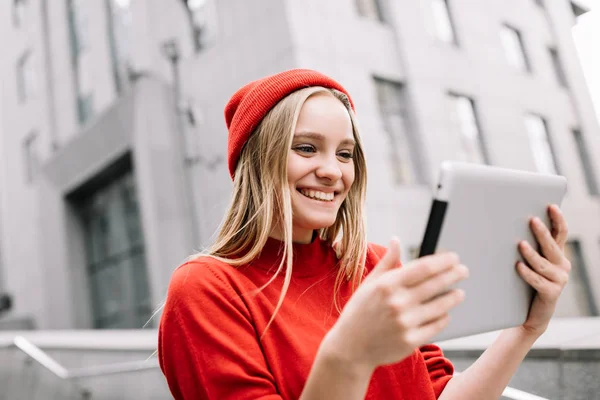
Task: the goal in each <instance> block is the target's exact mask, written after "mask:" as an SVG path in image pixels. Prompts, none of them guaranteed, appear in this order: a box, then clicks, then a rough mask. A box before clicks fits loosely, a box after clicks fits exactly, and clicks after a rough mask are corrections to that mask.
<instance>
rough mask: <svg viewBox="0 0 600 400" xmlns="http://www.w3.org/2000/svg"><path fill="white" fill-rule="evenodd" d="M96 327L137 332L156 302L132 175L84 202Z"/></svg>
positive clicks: (88, 267)
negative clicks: (152, 291) (151, 286)
mask: <svg viewBox="0 0 600 400" xmlns="http://www.w3.org/2000/svg"><path fill="white" fill-rule="evenodd" d="M80 210H81V216H82V222H83V226H84V230H85V243H86V257H87V273H88V278H89V279H88V281H89V284H90V296H91V304H92V313H93V321H94V328H100V329H102V328H108V329H111V328H112V329H114V328H129V329H139V328H141V327H142V326H143V325H144V324H145V323H146V322H147V321H148V320H149V318H150V316H151V314H152V304H151V298H150V289H149V283H148V273H147V270H146V256H145V247H144V239H143V234H142V228H141V221H140V215H139V206H138V201H137V192H136V188H135V182H134V177H133V173H132V172H128V173H126V174H125V175H122V176H121V177H119V178H117V179H114V180H113V181H112V182H110V183H109V184H108V185H107V186H105V187H103V188H102V189H100V190H97V191H96V192H95V193H93V194H92V195H91V196H89V197H88V198H86V199H85V200H84V201H83V202H82V203H81V204H80Z"/></svg>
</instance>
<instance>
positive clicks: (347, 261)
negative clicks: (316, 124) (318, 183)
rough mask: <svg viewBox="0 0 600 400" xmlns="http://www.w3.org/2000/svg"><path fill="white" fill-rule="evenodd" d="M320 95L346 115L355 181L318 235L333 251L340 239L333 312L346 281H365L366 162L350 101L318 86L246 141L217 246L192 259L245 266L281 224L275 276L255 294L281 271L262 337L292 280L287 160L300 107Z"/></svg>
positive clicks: (285, 103) (298, 95)
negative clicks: (334, 101)
mask: <svg viewBox="0 0 600 400" xmlns="http://www.w3.org/2000/svg"><path fill="white" fill-rule="evenodd" d="M323 94H325V95H333V96H334V97H335V98H336V99H338V100H340V101H341V102H342V104H343V105H344V106H345V107H346V109H347V110H348V114H349V116H350V120H351V122H352V129H353V136H354V140H355V141H356V146H355V149H354V159H353V161H354V169H355V180H354V183H353V184H352V186H351V187H350V190H349V192H348V195H347V197H346V199H345V200H344V202H343V203H342V205H341V207H340V210H339V212H338V216H337V218H336V221H335V223H334V224H333V225H332V226H330V227H327V228H322V229H320V230H319V232H318V234H319V236H320V237H321V239H322V240H324V241H326V242H328V243H330V244H331V245H332V246H333V244H334V241H335V240H336V239H337V238H338V237H340V236H341V241H340V242H339V243H337V244H336V246H335V249H336V252H337V255H338V258H339V259H340V268H339V272H338V275H337V278H336V282H335V290H334V299H335V304H336V306H337V305H338V302H337V297H338V296H337V294H338V292H339V289H340V286H341V284H342V282H343V281H344V280H346V281H350V282H352V284H353V288H356V287H357V286H358V284H359V283H360V281H361V279H362V277H363V275H364V261H365V256H366V251H367V241H366V234H365V230H366V228H365V219H364V203H365V196H366V186H367V171H366V162H365V157H364V153H363V149H362V145H361V141H360V136H359V133H358V130H357V124H356V120H355V116H354V112H353V111H352V107H351V106H350V101H349V100H348V97H347V96H346V95H345V94H343V93H342V92H340V91H337V90H334V89H327V88H324V87H320V86H315V87H309V88H305V89H301V90H298V91H295V92H293V93H291V94H289V95H288V96H287V97H285V98H284V99H282V100H281V101H280V102H279V103H278V104H277V105H276V106H275V107H274V108H273V109H271V111H269V113H267V115H266V116H265V117H264V118H263V120H262V121H261V123H260V124H259V125H258V127H257V128H256V130H255V131H254V132H253V133H252V135H250V138H249V139H248V142H247V143H246V144H245V146H244V148H243V150H242V153H241V155H240V158H239V161H238V165H237V167H236V170H235V178H234V181H233V195H232V198H231V203H230V205H229V207H228V210H227V212H226V214H225V217H224V219H223V222H222V224H221V228H220V230H219V233H218V235H217V238H216V241H215V242H214V244H213V245H212V246H210V247H209V248H208V250H207V251H206V252H203V253H200V254H196V255H195V256H193V257H192V258H195V257H198V256H209V257H212V258H214V259H217V260H219V261H222V262H225V263H227V264H229V265H232V266H241V265H245V264H248V263H249V262H251V261H252V260H253V259H255V258H256V257H257V256H258V255H259V253H260V251H261V250H262V248H263V247H264V245H265V243H266V242H267V238H268V237H269V234H270V233H271V230H272V227H273V224H274V223H278V224H280V227H281V230H282V233H283V240H282V241H283V243H284V251H283V256H282V259H281V262H280V264H279V266H278V268H277V271H276V272H275V274H274V275H273V276H272V277H271V278H270V279H269V280H268V282H267V283H266V284H265V285H263V286H262V287H261V288H259V289H258V290H259V291H260V290H262V289H264V288H265V287H266V286H268V285H269V284H271V283H272V282H273V280H274V279H275V278H276V277H277V276H278V275H279V274H280V273H281V271H282V270H285V277H284V281H283V287H282V290H281V296H280V297H279V301H278V302H277V305H276V307H275V310H274V312H273V315H272V317H271V319H270V321H269V323H268V324H267V327H266V328H265V331H266V330H267V329H268V328H269V326H270V324H271V323H272V322H273V320H274V318H275V315H276V314H277V312H278V311H279V309H280V308H281V305H282V304H283V300H284V297H285V295H286V293H287V290H288V287H289V284H290V280H291V277H292V268H293V265H292V259H293V250H292V204H291V194H290V187H289V185H288V180H287V165H288V154H289V150H290V148H291V146H292V139H293V136H294V132H295V129H296V123H297V121H298V116H299V114H300V110H301V108H302V106H303V105H304V103H305V102H306V100H307V99H308V98H309V97H311V96H314V95H323ZM338 309H339V307H338Z"/></svg>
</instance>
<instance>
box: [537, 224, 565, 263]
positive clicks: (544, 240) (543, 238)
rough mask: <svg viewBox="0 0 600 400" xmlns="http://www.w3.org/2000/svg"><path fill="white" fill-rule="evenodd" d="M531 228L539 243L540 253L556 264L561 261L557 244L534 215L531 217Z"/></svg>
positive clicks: (561, 254)
mask: <svg viewBox="0 0 600 400" xmlns="http://www.w3.org/2000/svg"><path fill="white" fill-rule="evenodd" d="M530 224H531V230H532V231H533V233H534V235H535V237H536V240H537V241H538V243H539V244H540V247H541V250H542V254H543V255H544V256H545V257H546V258H547V259H548V260H549V261H550V262H553V263H555V264H558V263H560V262H561V261H562V258H563V252H562V250H561V249H560V247H558V244H557V243H556V241H555V240H554V238H553V237H552V234H551V233H550V231H549V230H548V228H547V227H546V225H545V224H544V223H543V222H542V220H541V219H539V218H537V217H535V218H532V219H531V223H530Z"/></svg>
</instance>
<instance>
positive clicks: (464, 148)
mask: <svg viewBox="0 0 600 400" xmlns="http://www.w3.org/2000/svg"><path fill="white" fill-rule="evenodd" d="M449 97H450V101H451V116H452V121H453V127H454V129H453V131H454V132H455V133H457V134H458V140H459V141H460V154H458V155H457V159H458V160H460V161H465V162H473V163H479V164H487V163H488V162H489V160H488V157H487V153H486V151H485V146H484V143H483V137H482V134H481V129H480V123H479V119H478V117H477V108H476V106H475V100H473V99H472V98H470V97H468V96H463V95H460V94H455V93H450V94H449Z"/></svg>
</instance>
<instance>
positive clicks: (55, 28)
mask: <svg viewBox="0 0 600 400" xmlns="http://www.w3.org/2000/svg"><path fill="white" fill-rule="evenodd" d="M583 11H585V10H584V9H582V8H581V6H579V5H577V4H576V3H572V2H569V1H566V0H565V1H563V0H560V1H544V2H542V1H534V0H531V1H529V0H528V1H522V0H520V1H517V0H510V1H500V0H490V1H486V2H472V1H467V0H419V1H383V0H380V1H376V0H332V1H327V2H322V1H317V0H305V1H302V2H298V1H293V0H285V1H280V0H256V1H252V2H248V1H242V0H205V1H192V0H190V1H187V2H186V1H182V0H167V1H165V0H148V1H131V2H129V1H127V0H106V1H101V0H96V1H86V2H84V1H80V0H65V1H56V2H50V1H48V0H39V1H33V0H15V1H8V2H2V3H1V4H0V17H1V18H2V19H3V20H2V22H1V23H0V37H1V38H2V39H1V40H2V41H3V44H4V46H3V47H4V48H6V49H7V50H6V51H5V56H4V57H2V59H1V60H0V73H1V76H2V95H1V98H0V105H1V106H2V110H1V111H0V116H1V123H2V125H1V127H0V165H1V169H0V171H1V173H0V185H1V186H0V196H1V203H0V204H1V209H0V211H1V213H0V219H1V221H2V226H1V234H0V243H1V246H2V247H1V249H0V257H1V263H0V268H1V271H0V291H2V292H6V293H9V294H11V295H12V297H13V299H14V306H13V308H12V309H11V311H10V312H8V313H5V314H3V315H1V316H0V325H2V326H5V327H13V326H22V327H34V328H40V329H63V328H141V327H142V325H144V323H145V322H146V321H148V319H149V317H150V315H151V314H152V311H153V310H154V309H156V307H158V306H159V305H160V303H161V301H162V300H163V299H164V296H165V293H166V288H167V285H168V282H169V278H170V275H171V272H172V271H173V269H174V268H175V267H176V266H177V265H178V264H179V263H181V262H182V261H183V260H184V259H185V258H186V257H187V256H188V255H189V254H191V253H193V252H195V251H197V250H199V249H201V248H203V247H204V246H206V245H207V244H209V243H210V241H211V239H212V238H213V237H214V236H213V235H214V233H215V230H216V228H217V227H218V224H219V222H220V220H221V217H222V215H223V212H224V210H225V208H226V207H227V204H228V202H229V196H230V191H231V183H230V179H229V176H228V173H227V167H226V163H225V157H224V156H225V150H226V141H227V132H226V128H225V124H224V120H223V107H224V105H225V103H226V102H227V100H228V98H229V96H231V94H232V93H233V92H234V91H235V90H236V89H237V88H239V87H240V86H241V85H243V84H245V83H247V82H248V81H250V80H253V79H257V78H260V77H262V76H265V75H267V74H272V73H275V72H278V71H281V70H284V69H289V68H312V69H316V70H319V71H321V72H323V73H326V74H329V75H331V76H332V77H334V78H335V79H337V80H339V81H340V82H341V83H342V84H343V85H344V86H345V87H346V88H347V89H348V90H349V92H350V93H351V94H352V96H353V99H354V101H355V104H356V109H357V113H358V117H359V121H360V129H361V132H362V137H363V141H364V143H365V149H366V155H367V160H368V165H369V189H368V201H367V202H368V203H367V207H368V229H369V238H370V240H371V241H374V242H378V243H383V244H385V243H387V241H388V240H389V237H390V236H391V235H398V236H399V237H400V239H401V242H402V246H403V258H404V259H405V260H409V259H410V258H411V257H412V256H414V253H415V251H416V249H417V248H418V246H419V243H420V240H421V236H422V234H423V231H424V228H425V223H426V220H427V214H428V212H429V206H430V198H431V187H432V185H433V184H434V182H435V179H436V175H437V166H438V165H439V164H440V163H441V162H442V161H444V160H449V159H455V160H456V159H459V160H464V161H470V162H481V163H488V164H491V165H497V166H503V167H510V168H517V169H523V170H530V171H541V172H551V173H559V174H562V175H565V176H566V177H567V179H568V180H569V193H568V196H567V199H566V200H565V203H564V204H563V209H564V212H565V214H566V215H567V218H568V221H569V223H570V242H569V246H568V254H569V256H570V257H571V259H572V262H573V264H574V266H575V269H574V273H573V277H572V279H571V282H570V283H569V285H568V287H567V290H566V292H565V294H564V296H563V298H562V300H561V304H560V307H559V310H558V315H560V316H586V315H595V314H597V312H598V311H597V304H600V270H599V269H598V268H597V265H598V263H599V262H600V224H598V223H597V222H596V221H600V202H599V201H598V174H600V165H598V162H597V158H598V155H600V141H599V138H600V135H599V133H600V128H599V126H598V121H597V119H596V116H595V113H594V109H593V106H592V102H591V100H590V96H589V93H588V91H587V87H586V85H585V82H584V79H583V75H582V72H581V68H580V66H579V63H578V60H577V55H576V52H575V48H574V45H573V41H572V37H571V27H572V26H573V24H574V22H575V18H576V15H577V14H579V13H581V12H583ZM173 44H176V48H175V47H174V46H173ZM150 324H152V322H151V323H150Z"/></svg>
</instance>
